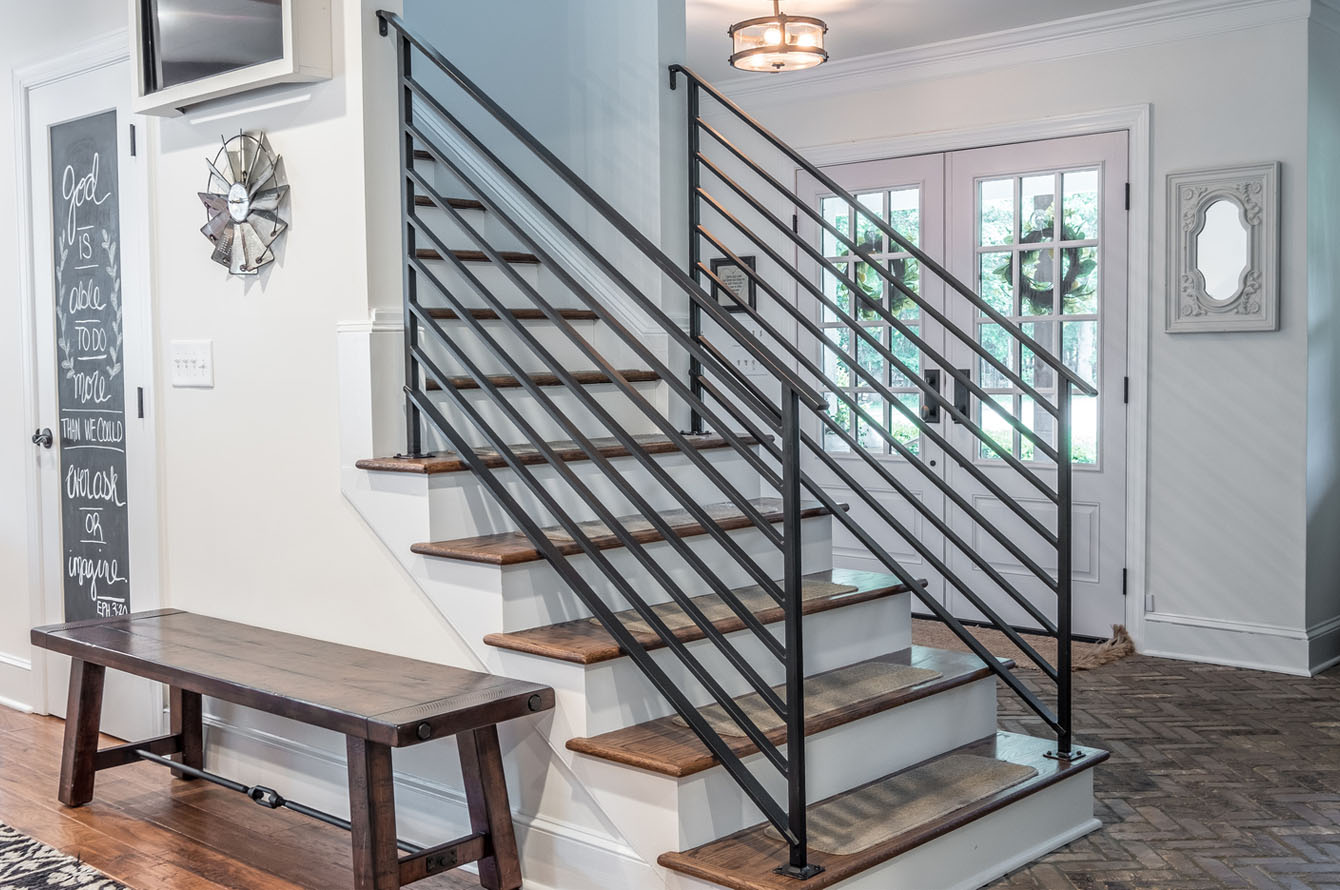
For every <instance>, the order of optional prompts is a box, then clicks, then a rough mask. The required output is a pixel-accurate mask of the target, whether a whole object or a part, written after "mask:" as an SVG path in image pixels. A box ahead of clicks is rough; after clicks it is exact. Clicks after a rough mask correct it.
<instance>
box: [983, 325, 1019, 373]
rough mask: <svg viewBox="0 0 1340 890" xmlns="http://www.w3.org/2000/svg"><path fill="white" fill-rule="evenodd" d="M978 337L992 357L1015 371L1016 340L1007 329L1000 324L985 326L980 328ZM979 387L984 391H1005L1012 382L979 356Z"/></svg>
mask: <svg viewBox="0 0 1340 890" xmlns="http://www.w3.org/2000/svg"><path fill="white" fill-rule="evenodd" d="M978 336H979V337H980V340H979V341H978V342H980V343H981V344H982V345H983V346H985V347H986V350H987V352H989V353H990V354H991V357H992V358H994V359H996V360H997V361H999V362H1000V363H1001V364H1002V365H1004V366H1005V367H1007V368H1009V369H1010V370H1011V371H1013V370H1014V361H1013V359H1014V348H1013V347H1014V340H1013V338H1012V337H1010V335H1009V334H1007V333H1006V332H1005V329H1004V328H1002V327H1001V326H1000V325H998V324H984V325H980V326H979V327H978ZM978 364H979V368H978V372H977V380H978V385H979V386H981V387H982V388H983V389H1005V388H1007V387H1008V386H1009V385H1010V380H1009V378H1008V377H1006V376H1005V375H1004V374H1002V373H1001V372H1000V371H999V369H997V367H996V366H995V365H993V364H991V363H990V362H988V361H987V360H986V359H985V358H983V357H981V356H978Z"/></svg>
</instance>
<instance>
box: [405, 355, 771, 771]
mask: <svg viewBox="0 0 1340 890" xmlns="http://www.w3.org/2000/svg"><path fill="white" fill-rule="evenodd" d="M418 359H419V363H420V364H421V365H422V366H423V368H424V370H425V371H426V372H427V373H428V374H430V375H431V376H432V377H433V379H435V380H436V381H437V382H438V385H439V386H441V387H442V388H443V392H447V393H448V394H449V397H450V398H451V399H452V400H453V401H454V402H455V403H456V408H457V410H459V411H461V413H462V414H464V415H465V416H466V417H467V419H468V420H469V421H470V423H471V424H472V425H474V426H475V428H476V429H478V430H479V431H480V432H481V433H483V434H484V436H485V438H487V439H488V440H489V444H490V445H492V446H493V447H494V449H495V451H497V452H498V454H499V455H500V456H501V457H502V458H503V460H504V461H506V462H508V463H509V464H510V463H511V461H508V460H507V458H508V456H511V457H513V458H514V457H515V453H514V452H513V451H512V450H511V448H510V447H509V446H508V445H507V443H506V442H504V441H503V439H502V437H501V436H499V435H498V433H497V431H496V430H494V429H493V428H492V427H491V426H489V424H488V423H487V422H486V421H485V420H484V419H483V417H482V416H481V415H480V414H479V412H478V411H476V410H475V409H474V407H473V406H472V405H470V403H469V401H468V400H467V399H465V398H464V397H462V396H461V393H460V390H459V389H458V388H457V387H456V385H455V384H454V383H452V381H451V378H450V377H449V376H448V375H446V374H444V373H442V370H441V369H440V368H439V367H437V364H436V362H434V361H433V359H432V357H431V356H429V355H427V354H426V353H425V352H423V350H422V349H419V354H418ZM477 382H478V383H479V385H480V387H481V388H485V387H489V388H491V389H492V390H493V391H492V392H491V394H490V395H491V397H493V398H494V399H495V400H499V399H500V398H501V397H500V396H499V395H498V393H497V390H496V388H493V387H492V385H491V384H489V382H488V377H487V375H481V377H480V378H477ZM413 395H414V396H415V397H416V398H422V397H423V394H422V393H418V392H415V393H413ZM534 444H535V445H536V447H541V448H542V449H544V450H546V451H548V449H547V448H546V447H545V446H544V445H543V440H540V441H538V442H536V443H534ZM503 452H506V454H504V453H503ZM549 457H552V458H553V460H554V461H555V462H556V463H555V464H551V465H553V466H559V465H562V463H563V461H562V459H561V458H559V457H558V456H557V455H555V454H553V452H552V451H548V453H547V454H546V460H548V458H549ZM516 472H517V477H518V478H519V479H520V480H521V481H522V482H524V483H525V485H526V487H527V488H529V489H531V492H532V494H534V495H535V496H536V498H538V499H539V500H540V501H541V503H542V505H543V507H544V509H545V510H547V511H548V512H549V513H550V515H552V516H553V517H554V518H555V519H557V520H558V522H559V525H561V526H562V527H563V530H564V531H565V532H566V533H567V534H568V537H569V538H571V539H572V541H573V542H574V543H575V544H577V546H578V547H580V548H581V550H582V551H583V553H584V554H585V555H586V556H587V557H589V558H590V559H591V561H592V563H593V564H594V565H595V566H596V568H597V569H598V570H599V571H600V572H601V574H603V575H604V576H605V577H606V578H607V579H609V580H610V581H611V582H612V583H613V584H614V587H615V589H616V590H618V592H619V595H620V596H622V597H623V598H624V599H625V600H626V601H627V602H628V603H629V604H630V605H632V606H633V608H634V609H635V610H636V611H637V613H638V614H639V615H640V616H641V617H642V619H643V620H644V621H646V622H647V624H648V626H649V627H651V628H652V630H653V632H654V633H655V634H656V635H657V636H658V637H660V638H661V642H663V643H665V645H666V646H667V647H668V648H669V649H670V650H671V652H673V653H674V654H675V656H676V657H677V658H679V660H680V662H681V663H682V664H683V665H684V666H685V668H687V669H688V671H689V673H690V674H692V675H693V677H694V679H696V680H697V681H698V682H699V683H701V684H702V685H703V688H704V689H706V690H707V691H708V693H709V694H710V695H711V696H712V698H713V699H715V700H716V702H717V704H718V705H720V706H721V708H722V710H723V711H725V712H726V713H727V714H728V715H730V717H731V719H732V720H734V721H735V722H736V723H737V724H738V725H739V727H740V729H741V731H743V732H744V733H745V735H746V737H748V738H749V740H750V741H752V742H753V743H754V744H755V745H756V746H757V747H758V749H759V751H760V752H762V754H763V755H764V757H765V758H767V760H768V761H769V762H770V763H772V765H773V766H774V767H776V768H777V770H778V772H780V773H782V774H783V775H785V774H786V770H787V760H786V758H785V757H784V756H783V755H782V753H781V752H780V750H779V749H778V748H777V746H775V745H774V744H773V743H772V742H771V741H769V740H768V738H767V737H766V736H765V735H764V734H763V733H762V732H761V731H760V730H759V728H758V727H757V726H756V725H755V724H754V723H753V721H751V720H750V719H749V717H748V715H746V714H745V713H744V711H743V710H742V709H741V708H740V706H739V705H738V704H737V703H736V702H735V700H734V698H733V697H732V696H730V695H729V694H728V693H727V692H726V691H725V690H724V689H722V688H721V685H720V683H718V681H717V679H716V677H715V675H713V673H712V672H711V671H709V670H708V669H707V668H706V667H704V666H703V664H702V663H701V662H700V661H699V660H698V659H697V658H695V657H694V656H693V654H692V653H691V652H689V650H688V647H687V646H686V645H685V644H684V643H683V642H682V641H681V640H680V639H679V638H678V637H676V636H675V635H674V632H673V631H671V630H670V629H669V627H668V626H667V625H666V624H665V622H664V620H663V619H662V618H661V617H660V615H658V614H657V613H656V611H655V610H654V609H653V608H652V607H651V606H649V605H648V604H647V602H646V600H644V599H642V597H641V596H639V595H638V593H637V591H635V590H634V589H633V587H632V585H631V584H630V583H629V582H628V581H627V579H626V578H624V576H623V575H622V573H620V572H618V571H617V570H616V569H615V568H614V566H613V565H611V564H610V562H609V560H608V559H607V558H606V557H605V554H604V551H603V550H601V549H600V548H599V547H597V546H596V545H595V544H594V542H592V541H591V539H590V538H589V537H588V536H587V535H586V533H585V531H584V530H583V529H582V528H581V525H580V524H579V523H578V522H577V521H576V520H574V519H573V518H572V517H570V516H568V515H567V513H566V512H565V511H564V510H563V508H562V506H561V505H560V504H559V503H558V502H557V501H556V500H554V498H553V496H552V495H550V494H549V492H548V491H546V490H545V488H544V486H543V485H542V484H540V482H539V481H538V480H537V479H535V477H534V474H533V473H532V472H531V471H530V470H529V469H524V470H517V471H516ZM514 518H515V517H514ZM610 531H611V532H613V533H614V534H615V536H616V537H618V538H619V540H620V542H621V543H623V544H624V546H626V547H629V548H633V547H637V546H639V545H638V544H637V542H636V540H635V539H634V538H633V537H632V535H631V534H630V533H629V532H628V530H627V529H626V528H624V527H623V526H622V525H620V524H619V523H618V522H615V523H613V524H612V525H611V526H610ZM539 534H540V537H543V538H544V539H545V540H546V541H547V540H548V535H547V534H545V533H544V531H543V530H540V532H539ZM532 543H535V544H536V545H537V546H538V542H534V541H533V542H532ZM559 558H560V559H563V560H565V561H566V560H567V557H565V556H562V555H561V554H560V556H559ZM589 605H590V604H588V606H589ZM680 605H681V606H682V604H680ZM611 620H612V621H613V622H615V623H619V619H618V618H617V617H614V616H612V615H611ZM602 623H604V622H603V621H602ZM606 629H607V630H610V628H606ZM634 645H635V646H636V647H637V648H641V646H639V645H638V644H636V643H634ZM765 688H768V689H769V690H770V689H771V687H767V686H766V684H765ZM782 713H783V714H784V713H785V708H783V710H782ZM681 716H682V717H684V719H685V721H686V722H689V723H692V719H691V717H690V715H688V714H682V713H681ZM693 716H697V712H696V709H695V711H694V714H693ZM703 725H706V724H705V722H704V724H703ZM709 732H710V728H709ZM704 741H706V740H704Z"/></svg>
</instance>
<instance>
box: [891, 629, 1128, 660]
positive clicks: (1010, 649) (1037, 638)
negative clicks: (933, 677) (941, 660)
mask: <svg viewBox="0 0 1340 890" xmlns="http://www.w3.org/2000/svg"><path fill="white" fill-rule="evenodd" d="M967 630H968V632H969V633H971V634H972V635H973V636H974V637H976V638H977V640H978V642H980V643H981V644H982V645H984V646H986V648H987V651H989V652H990V653H991V654H992V655H994V656H996V657H997V658H1010V659H1013V660H1014V663H1015V665H1016V666H1017V667H1018V668H1020V669H1022V670H1029V671H1036V670H1038V667H1037V665H1035V664H1034V663H1033V659H1031V658H1029V657H1028V656H1027V655H1025V654H1024V653H1023V651H1022V650H1021V649H1020V648H1019V647H1018V646H1016V645H1014V643H1012V642H1010V638H1009V637H1007V636H1005V634H1003V633H1001V632H1000V631H998V630H994V629H992V628H988V627H968V628H967ZM1020 636H1021V637H1023V638H1024V640H1025V642H1027V643H1028V644H1029V645H1030V646H1032V647H1033V648H1034V650H1036V651H1037V653H1038V654H1039V655H1041V656H1042V657H1043V658H1045V659H1047V661H1048V662H1050V663H1051V664H1056V639H1055V638H1053V637H1047V636H1042V635H1041V634H1020ZM912 642H913V643H916V644H917V645H918V646H930V647H931V648H933V649H951V650H953V651H955V652H969V651H971V650H970V649H969V648H968V645H967V644H966V643H964V642H963V641H962V640H960V639H959V638H958V636H957V635H956V634H955V633H954V632H953V631H952V630H950V629H949V627H948V626H947V625H944V624H942V623H940V622H939V621H934V620H930V619H924V618H914V619H912ZM1134 654H1135V643H1134V642H1133V641H1132V640H1131V637H1130V634H1128V633H1126V628H1125V626H1124V625H1121V624H1114V625H1112V638H1111V639H1110V640H1105V641H1104V642H1101V643H1081V642H1078V641H1076V642H1072V643H1071V644H1070V658H1071V666H1072V667H1073V669H1074V670H1077V671H1090V670H1093V669H1094V668H1098V667H1102V666H1103V665H1105V664H1111V663H1112V662H1114V661H1120V660H1121V659H1123V658H1125V657H1126V656H1128V655H1134Z"/></svg>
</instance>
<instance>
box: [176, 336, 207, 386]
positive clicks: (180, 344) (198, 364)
mask: <svg viewBox="0 0 1340 890" xmlns="http://www.w3.org/2000/svg"><path fill="white" fill-rule="evenodd" d="M169 345H170V349H169V356H170V358H169V361H170V362H171V364H172V369H171V372H170V379H171V381H172V385H173V386H176V387H192V388H196V389H210V388H212V387H213V386H214V341H213V340H173V341H172V342H171V343H170V344H169Z"/></svg>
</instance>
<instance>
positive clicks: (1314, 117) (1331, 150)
mask: <svg viewBox="0 0 1340 890" xmlns="http://www.w3.org/2000/svg"><path fill="white" fill-rule="evenodd" d="M1337 146H1340V12H1338V11H1337V10H1336V9H1335V8H1334V7H1331V6H1326V5H1323V4H1320V3H1316V4H1314V6H1313V19H1312V21H1311V23H1310V27H1309V29H1308V127H1307V151H1308V166H1307V244H1308V273H1307V274H1308V327H1309V334H1308V402H1307V420H1308V423H1307V490H1308V498H1307V588H1308V599H1307V622H1308V627H1309V628H1311V629H1312V636H1313V638H1314V639H1313V642H1312V664H1313V665H1314V667H1321V666H1324V665H1328V664H1330V663H1332V662H1333V661H1334V660H1335V659H1336V658H1337V657H1340V626H1338V625H1340V620H1338V619H1337V616H1340V546H1337V545H1340V254H1338V253H1337V252H1336V250H1335V245H1336V243H1337V241H1340V155H1337V153H1336V147H1337Z"/></svg>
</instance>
